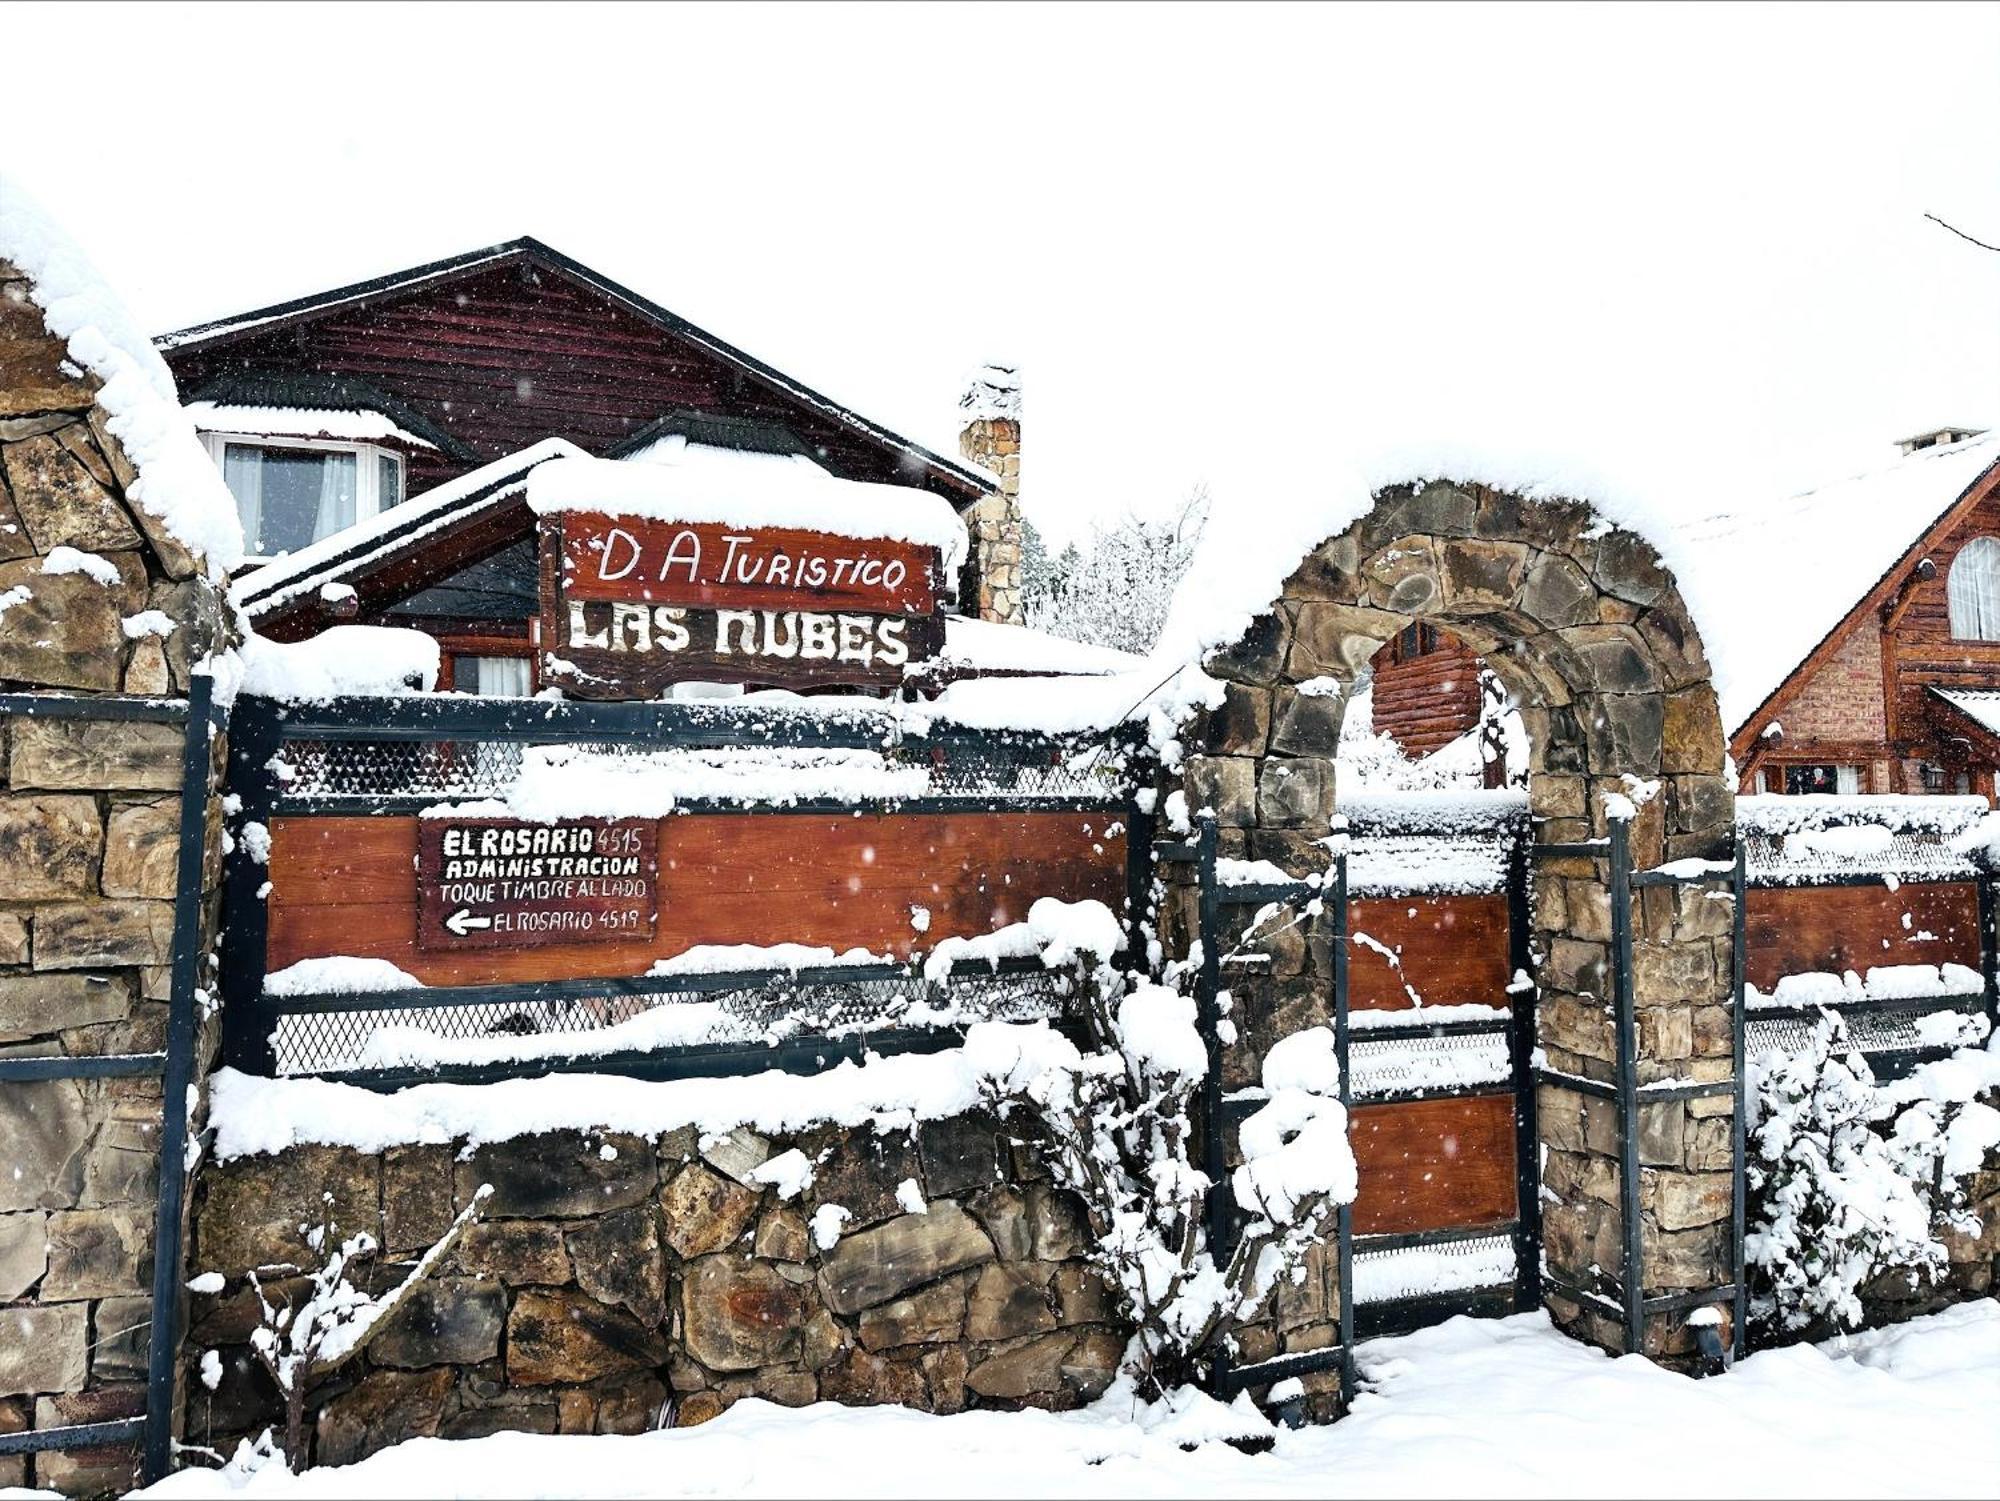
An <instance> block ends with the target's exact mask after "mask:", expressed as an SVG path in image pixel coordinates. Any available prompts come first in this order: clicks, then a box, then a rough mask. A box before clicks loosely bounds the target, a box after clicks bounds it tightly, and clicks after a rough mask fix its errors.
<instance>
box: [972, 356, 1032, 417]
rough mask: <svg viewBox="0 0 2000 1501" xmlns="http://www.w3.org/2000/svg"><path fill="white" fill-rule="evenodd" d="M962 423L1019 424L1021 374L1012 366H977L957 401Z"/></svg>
mask: <svg viewBox="0 0 2000 1501" xmlns="http://www.w3.org/2000/svg"><path fill="white" fill-rule="evenodd" d="M958 410H959V413H960V416H961V418H962V420H963V421H964V422H965V423H966V424H967V425H968V426H970V425H971V424H972V423H974V422H1019V421H1020V420H1021V372H1020V370H1019V368H1018V367H1016V366H1013V365H981V366H980V367H979V368H978V369H977V370H975V371H973V372H972V375H971V376H970V377H969V378H968V379H967V381H966V383H965V394H964V395H963V396H961V397H959V398H958Z"/></svg>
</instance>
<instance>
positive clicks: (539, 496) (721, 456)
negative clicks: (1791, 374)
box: [528, 434, 966, 571]
mask: <svg viewBox="0 0 2000 1501" xmlns="http://www.w3.org/2000/svg"><path fill="white" fill-rule="evenodd" d="M528 504H529V506H530V507H531V508H533V509H534V510H535V511H536V512H537V513H538V514H541V515H547V514H550V513H552V512H558V511H604V512H608V513H610V514H612V515H619V516H647V517H652V518H655V519H658V520H661V521H686V522H719V523H721V524H722V525H724V526H776V527H798V528H801V529H803V530H807V531H817V532H829V533H833V534H834V535H837V536H843V537H879V538H883V539H887V540H892V541H898V542H915V543H919V544H921V545H923V546H927V547H935V548H938V549H939V550H940V551H942V552H943V553H944V557H945V567H946V569H947V570H948V571H949V570H955V569H956V568H957V567H958V565H959V563H960V562H962V561H963V560H964V557H965V549H966V536H965V523H964V522H963V521H961V520H959V519H958V513H957V512H956V511H954V510H953V509H952V508H951V503H950V502H949V501H947V500H946V499H945V498H944V497H943V496H941V495H933V494H932V493H931V492H930V491H928V490H917V489H912V488H911V487H910V486H908V485H884V484H877V483H874V482H872V481H868V480H851V479H842V478H840V476H838V475H836V474H834V473H832V472H831V471H829V470H827V469H823V468H821V467H820V466H819V465H818V464H816V463H814V462H813V461H812V460H811V459H809V458H807V457H805V456H804V455H803V454H773V453H751V452H747V451H745V450H743V449H739V448H717V447H713V446H711V445H709V444H706V443H690V442H688V441H687V439H686V438H684V437H681V436H679V435H678V434H676V435H674V436H670V437H667V438H663V439H661V440H660V442H658V443H656V444H654V445H652V446H651V447H649V448H648V449H647V450H646V457H645V458H644V459H643V460H640V461H638V462H634V461H633V460H631V459H596V458H591V457H590V456H588V455H587V454H581V453H579V454H578V455H576V456H575V457H573V458H565V459H561V460H558V461H557V462H555V463H552V464H546V465H543V466H541V467H540V468H538V469H536V471H535V472H534V474H533V475H532V476H530V478H529V480H528Z"/></svg>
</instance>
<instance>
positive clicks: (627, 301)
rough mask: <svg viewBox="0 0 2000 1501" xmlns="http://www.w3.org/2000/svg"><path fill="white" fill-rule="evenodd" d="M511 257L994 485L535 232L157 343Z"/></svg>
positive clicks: (227, 330)
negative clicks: (737, 345)
mask: <svg viewBox="0 0 2000 1501" xmlns="http://www.w3.org/2000/svg"><path fill="white" fill-rule="evenodd" d="M512 261H527V262H529V263H531V264H534V265H537V266H543V267H546V268H548V269H549V270H552V271H554V272H556V273H557V274H558V275H561V276H564V277H567V278H570V279H572V280H574V281H576V282H578V283H581V284H582V285H583V286H585V287H588V288H589V289H590V290H592V291H593V292H595V293H597V294H598V295H599V296H601V297H604V298H606V299H607V300H609V301H611V302H615V303H618V304H620V305H622V306H623V307H625V308H627V309H629V310H631V311H632V312H634V313H636V314H638V315H639V316H640V317H641V318H644V319H645V320H646V321H648V322H649V323H653V324H655V325H657V326H659V327H661V328H665V329H667V330H669V331H671V332H672V333H674V334H677V335H678V336H680V337H681V338H684V339H686V340H688V341H689V342H690V343H692V344H695V345H697V346H699V347H700V348H702V349H705V350H707V351H708V352H709V353H710V354H711V355H713V356H715V357H716V358H717V359H719V360H721V361H722V362H723V363H724V364H727V365H731V366H734V367H735V368H737V369H739V370H742V371H744V372H745V373H747V374H749V375H751V376H752V377H754V378H755V379H757V380H759V381H761V382H763V383H765V384H766V385H768V386H770V387H772V388H773V389H775V390H778V391H781V392H783V393H784V394H785V395H786V396H788V397H790V398H791V399H792V400H794V401H797V402H799V403H801V404H802V405H805V406H808V407H811V408H813V409H814V410H815V411H817V412H818V413H820V414H821V415H822V416H824V417H826V418H829V419H830V420H832V421H833V422H835V423H837V424H838V425H840V426H842V427H845V428H848V429H850V430H852V431H854V432H857V433H860V434H862V435H863V436H865V437H867V438H869V439H871V440H872V441H874V442H877V443H881V444H884V445H886V446H888V447H891V448H894V449H896V450H897V451H899V452H901V453H904V454H907V455H909V456H910V457H911V458H914V459H916V460H917V461H919V462H920V463H922V464H924V465H927V466H929V467H931V468H933V469H935V470H937V471H938V472H939V473H941V474H944V475H946V476H948V477H950V478H953V479H956V480H958V481H960V482H961V483H964V484H968V485H971V486H974V487H976V488H977V489H979V490H982V491H985V492H987V493H991V492H992V490H993V488H994V480H993V476H992V475H990V474H987V473H986V472H985V471H983V470H981V469H979V468H977V467H976V466H973V465H969V464H966V463H965V462H963V461H961V460H958V459H950V458H946V457H944V456H943V455H941V454H936V453H933V452H931V450H929V449H928V448H925V447H924V446H923V445H922V444H919V443H915V442H912V441H911V440H910V439H908V438H905V437H903V436H902V435H901V434H900V433H895V432H891V431H890V430H889V429H888V428H886V427H883V426H882V425H881V424H880V423H876V422H871V421H869V420H868V419H867V418H866V417H863V416H862V415H861V414H860V413H859V412H856V411H853V410H851V409H849V408H847V407H845V406H842V405H841V404H840V403H839V402H837V401H835V400H834V399H833V398H832V397H830V396H826V395H823V394H821V393H820V392H818V391H815V390H814V389H813V388H812V387H811V386H808V385H806V384H804V383H803V382H801V381H797V380H794V379H793V378H792V377H790V376H789V375H786V374H785V373H784V372H783V371H781V370H779V369H777V368H776V367H775V366H772V365H767V364H766V363H764V361H762V360H760V359H758V358H756V357H755V356H754V355H750V354H746V353H745V352H744V351H743V350H740V349H738V348H736V347H735V346H734V345H732V344H728V343H725V342H724V341H723V340H721V339H719V338H717V337H716V336H715V335H714V334H712V333H710V332H708V330H707V329H704V328H697V327H696V326H695V325H694V324H692V323H690V322H688V321H687V319H685V318H683V317H681V316H680V315H679V314H677V313H674V312H672V311H670V310H668V309H667V308H664V307H662V306H661V305H660V304H659V303H657V302H654V301H653V300H652V299H651V298H649V297H646V296H643V295H641V294H640V293H638V292H635V291H633V290H632V289H631V288H630V287H627V286H623V285H621V284H619V283H618V282H615V281H613V280H612V279H611V278H610V277H608V276H605V275H604V274H602V273H601V272H598V271H594V270H592V269H591V268H590V267H589V266H586V265H584V264H583V262H581V261H578V260H573V259H571V258H570V257H569V256H566V255H564V254H563V253H562V252H561V251H559V250H556V249H554V248H553V247H551V246H548V245H544V244H543V243H542V242H541V241H540V240H537V239H535V238H534V237H533V236H532V235H522V236H521V237H520V238H519V239H515V240H508V241H505V242H504V243H502V244H499V245H488V246H485V247H484V248H482V249H479V250H472V251H467V252H465V253H463V254H461V255H454V256H447V257H445V258H444V259H443V260H439V261H431V262H429V263H428V264H426V265H422V266H412V267H409V268H408V269H406V270H402V271H394V272H391V273H389V274H388V275H386V276H378V277H374V278H372V279H370V280H368V281H360V282H354V283H352V284H350V285H348V286H344V287H335V288H333V289H332V290H330V291H325V292H316V293H313V294H311V295H309V296H305V297H295V298H293V299H291V300H290V301H287V302H281V303H276V304H273V305H272V306H270V307H263V308H255V309H252V310H251V311H249V312H246V313H238V314H235V315H233V316H231V317H226V318H217V319H213V320H211V321H210V322H207V323H202V324H197V325H195V326H194V327H191V328H181V329H176V330H174V331H173V332H171V333H166V334H162V335H160V337H159V338H158V339H157V340H156V341H155V343H157V345H158V347H159V348H161V349H163V350H164V349H181V348H186V347H190V346H200V345H203V344H210V343H213V342H215V341H216V340H219V339H229V338H234V337H236V336H238V335H240V334H245V333H249V332H251V331H253V330H256V329H259V328H263V327H267V326H271V325H276V324H281V323H286V322H291V321H294V320H297V319H303V318H314V317H320V316H323V315H325V314H327V313H329V312H332V311H334V310H336V309H338V308H341V307H346V306H350V305H353V304H358V303H363V302H367V301H370V300H372V299H375V298H380V297H389V296H398V295H401V294H403V293H405V292H410V291H413V290H415V289H417V288H419V287H422V286H425V285H428V284H431V283H437V282H447V281H452V280H455V279H457V278H460V277H463V276H467V275H470V274H472V273H474V272H478V271H482V270H485V269H488V268H490V267H493V266H497V265H501V264H504V263H507V262H512Z"/></svg>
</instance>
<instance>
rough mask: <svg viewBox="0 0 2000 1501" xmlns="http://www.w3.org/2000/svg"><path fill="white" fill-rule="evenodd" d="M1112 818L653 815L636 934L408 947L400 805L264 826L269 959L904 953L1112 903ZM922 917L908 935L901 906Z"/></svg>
mask: <svg viewBox="0 0 2000 1501" xmlns="http://www.w3.org/2000/svg"><path fill="white" fill-rule="evenodd" d="M1116 822H1117V820H1116V819H1115V818H1114V817H1113V816H1112V815H1109V814H1099V815H1089V814H1075V813H952V814H866V815H863V816H860V817H854V816H852V815H847V816H834V815H819V814H808V813H771V814H748V815H746V814H714V815H709V814H698V815H697V814H691V815H687V816H682V817H673V818H666V819H662V820H661V821H660V845H659V852H660V871H659V893H660V912H659V923H658V927H657V930H656V933H655V936H654V938H653V939H652V940H651V941H650V942H632V943H581V944H553V943H552V944H546V945H543V946H540V947H538V948H535V949H528V950H486V951H481V952H472V953H450V954H440V953H426V952H424V951H422V950H419V949H418V947H417V942H416V926H417V876H416V852H417V828H416V826H417V820H416V819H415V818H414V817H380V818H366V817H362V818H344V817H343V818H319V817H290V818H277V819H274V820H272V825H271V864H270V877H271V897H270V925H269V948H268V958H267V968H269V969H270V970H274V971H275V970H279V969H283V968H285V967H286V966H287V965H290V964H294V963H296V962H297V961H299V960H300V959H308V958H319V957H324V956H327V955H334V954H350V955H357V956H361V957H365V958H373V959H387V960H389V961H390V962H391V963H393V964H396V965H398V966H399V967H401V968H402V969H404V970H407V971H408V972H409V973H410V974H412V975H415V976H416V977H417V978H418V979H419V980H421V981H423V982H424V983H425V984H426V985H474V984H489V983H501V982H526V981H534V980H559V979H592V978H597V977H600V976H616V975H636V974H643V973H644V972H645V971H646V970H647V969H648V968H649V967H650V966H651V965H652V963H653V961H654V960H656V959H662V958H666V957H668V956H670V955H673V954H677V953H680V952H681V951H682V950H684V949H687V948H689V947H691V946H692V945H695V944H702V943H715V944H743V943H755V944H769V943H806V944H815V945H825V946H828V947H831V948H834V949H836V950H845V949H848V948H853V947H856V946H859V947H864V948H868V949H872V950H874V951H875V952H877V953H881V952H884V951H887V952H891V953H894V954H896V955H898V956H907V955H909V954H911V953H912V952H915V951H919V950H928V949H929V948H931V947H932V946H933V945H934V944H935V943H936V942H937V941H938V940H939V939H941V938H945V937H950V936H955V935H956V936H972V935H977V934H981V933H987V932H991V931H992V930H993V929H995V928H999V927H1004V926H1005V925H1006V924H1008V923H1012V922H1019V921H1021V920H1022V919H1023V918H1025V917H1026V916H1027V910H1028V906H1029V904H1030V903H1032V902H1033V901H1034V900H1035V899H1036V898H1038V897H1044V896H1053V897H1061V898H1063V899H1064V900H1067V901H1079V900H1082V899H1083V898H1086V897H1092V898H1095V899H1097V900H1098V901H1102V902H1104V903H1106V904H1107V905H1109V906H1111V907H1112V908H1113V909H1114V910H1117V909H1119V908H1120V907H1121V906H1122V904H1123V901H1124V896H1125V843H1124V837H1123V835H1122V834H1108V833H1107V832H1106V830H1107V828H1108V827H1109V826H1111V825H1112V824H1114V823H1116ZM916 907H923V908H926V909H928V910H929V912H930V914H931V920H930V926H929V929H928V930H927V931H926V932H924V933H922V934H918V933H917V932H916V931H915V930H914V929H913V928H912V926H911V911H912V909H913V908H916Z"/></svg>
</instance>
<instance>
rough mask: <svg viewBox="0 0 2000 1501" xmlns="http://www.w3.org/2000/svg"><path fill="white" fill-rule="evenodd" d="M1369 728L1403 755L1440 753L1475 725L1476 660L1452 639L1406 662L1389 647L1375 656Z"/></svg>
mask: <svg viewBox="0 0 2000 1501" xmlns="http://www.w3.org/2000/svg"><path fill="white" fill-rule="evenodd" d="M1374 704H1375V729H1376V732H1377V733H1378V734H1383V735H1388V736H1390V737H1391V738H1392V739H1394V740H1395V742H1396V743H1397V744H1398V745H1400V746H1401V747H1402V748H1403V752H1404V754H1405V755H1410V756H1427V755H1429V754H1430V753H1431V752H1432V751H1436V750H1442V749H1443V748H1444V747H1445V746H1447V745H1449V744H1451V742H1452V741H1454V740H1456V739H1457V738H1458V737H1459V736H1460V735H1463V734H1464V733H1465V732H1466V731H1467V730H1470V729H1471V728H1472V727H1473V726H1474V725H1476V724H1478V723H1479V657H1478V656H1477V654H1476V653H1474V652H1473V650H1472V649H1471V648H1470V647H1468V646H1467V645H1465V643H1464V642H1462V641H1459V640H1458V639H1456V638H1455V637H1452V636H1440V637H1439V639H1438V644H1437V646H1436V648H1435V649H1434V650H1432V651H1428V652H1426V653H1424V654H1423V655H1422V656H1420V657H1411V658H1409V659H1408V660H1407V661H1404V660H1399V659H1398V657H1397V653H1396V649H1395V643H1393V642H1392V643H1390V645H1389V646H1388V647H1386V648H1384V649H1383V650H1382V651H1381V652H1379V653H1377V655H1376V658H1375V691H1374Z"/></svg>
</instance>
